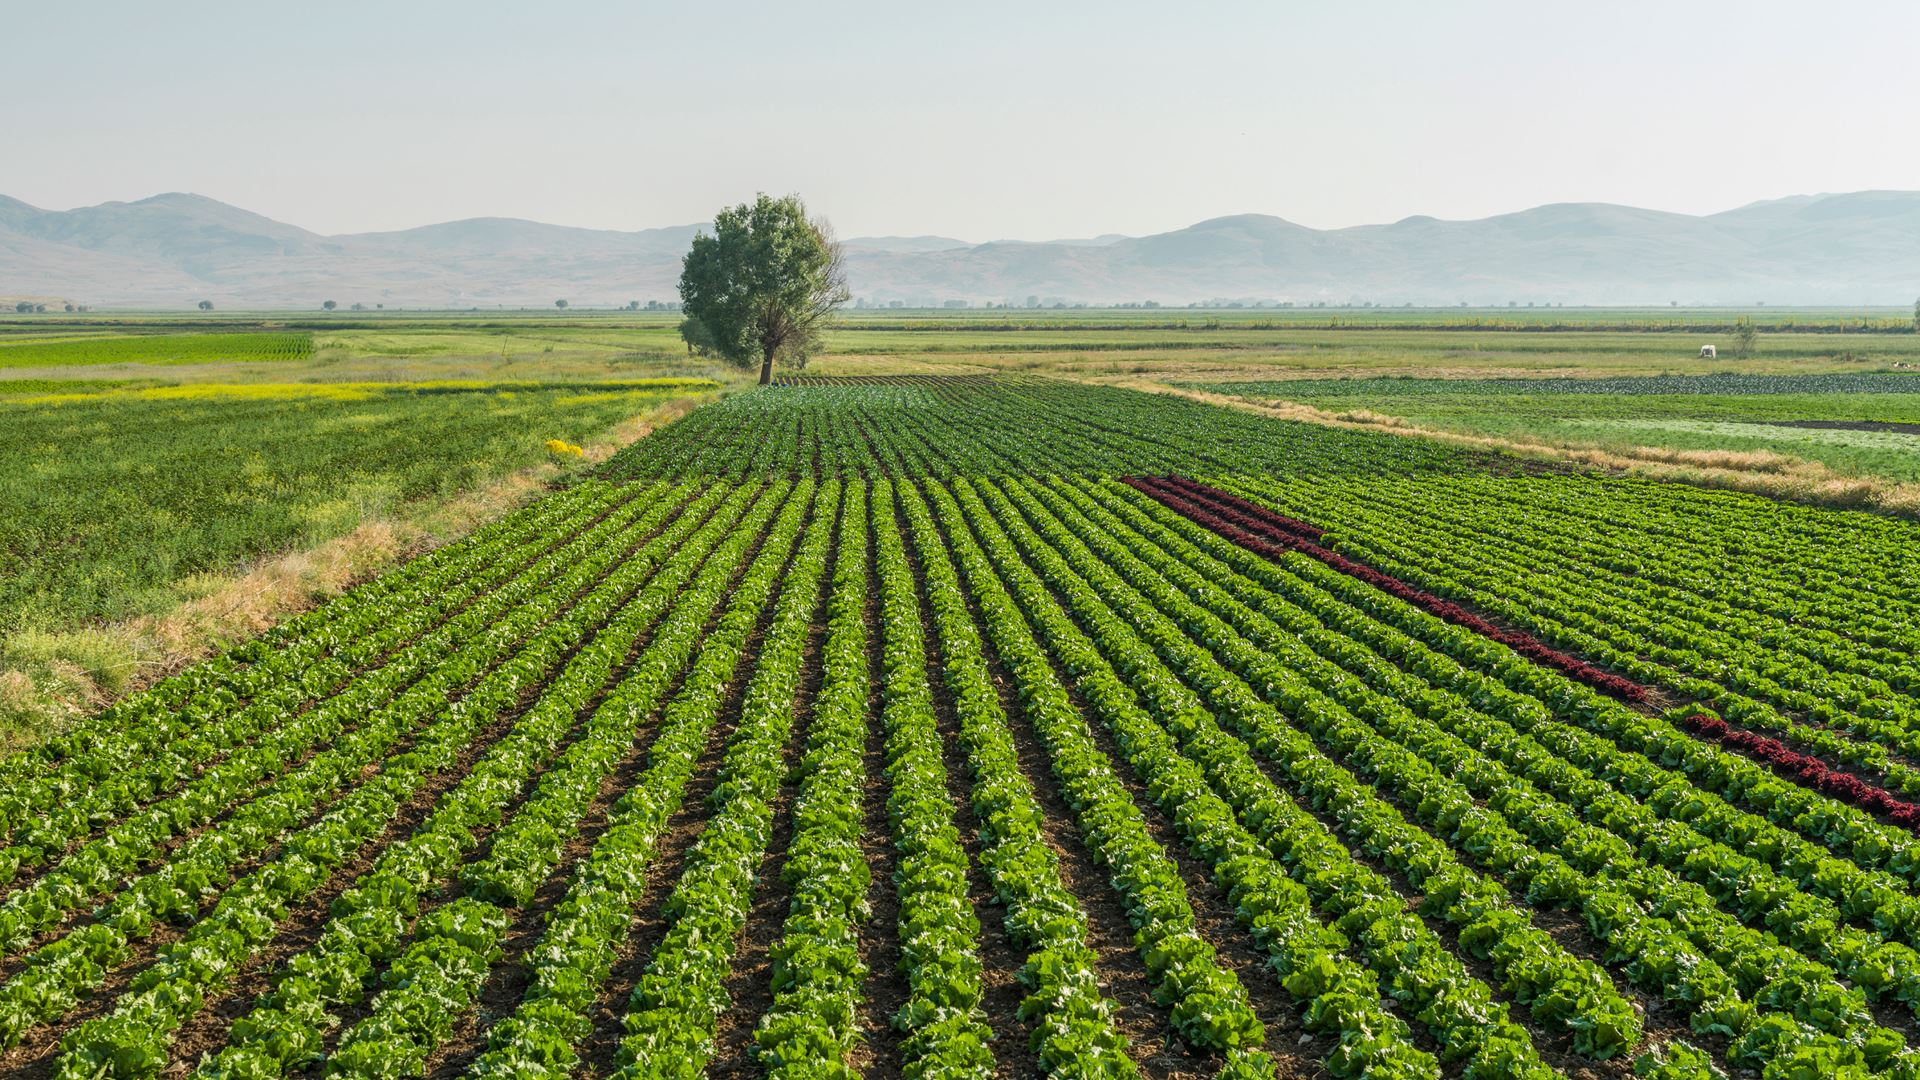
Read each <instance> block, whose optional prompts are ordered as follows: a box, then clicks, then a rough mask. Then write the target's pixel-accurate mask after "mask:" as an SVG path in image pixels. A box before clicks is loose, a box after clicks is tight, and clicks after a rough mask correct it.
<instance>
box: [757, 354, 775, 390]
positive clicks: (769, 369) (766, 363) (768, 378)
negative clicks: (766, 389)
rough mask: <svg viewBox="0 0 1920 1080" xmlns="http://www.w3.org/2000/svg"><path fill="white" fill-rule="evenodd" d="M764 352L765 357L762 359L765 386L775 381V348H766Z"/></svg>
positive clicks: (761, 373) (761, 368) (762, 384)
mask: <svg viewBox="0 0 1920 1080" xmlns="http://www.w3.org/2000/svg"><path fill="white" fill-rule="evenodd" d="M763 352H764V353H765V358H764V359H762V360H761V361H760V385H761V386H765V385H767V384H768V383H770V382H772V381H773V350H772V349H765V350H763Z"/></svg>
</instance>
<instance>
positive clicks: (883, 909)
mask: <svg viewBox="0 0 1920 1080" xmlns="http://www.w3.org/2000/svg"><path fill="white" fill-rule="evenodd" d="M876 577H877V575H876V574H875V573H874V569H873V564H872V560H871V557H869V560H868V566H867V611H866V624H867V746H866V753H865V755H864V757H865V761H864V771H865V773H866V793H865V809H866V821H865V827H864V828H863V829H862V830H861V838H860V846H861V848H862V849H863V850H864V852H865V855H866V860H867V866H868V867H869V868H870V869H871V871H872V874H873V887H872V893H871V894H870V896H869V899H870V901H871V910H870V914H869V915H868V917H867V922H866V925H865V926H864V927H862V928H861V932H860V962H861V963H863V964H865V965H866V968H867V985H866V991H867V992H866V995H865V997H864V998H863V999H862V1001H861V1009H860V1034H861V1038H860V1041H859V1042H858V1043H856V1044H855V1045H854V1047H853V1049H852V1051H851V1052H850V1053H848V1055H847V1064H848V1065H849V1066H851V1067H853V1068H855V1069H858V1070H859V1071H860V1073H861V1075H863V1076H868V1077H886V1078H892V1077H897V1076H899V1075H901V1059H900V1042H901V1038H900V1032H899V1031H898V1030H896V1029H895V1028H894V1026H893V1015H894V1014H895V1013H896V1012H898V1011H900V1007H901V1006H902V1005H904V1004H905V1003H906V1001H907V996H908V986H907V980H906V976H904V975H902V974H901V973H900V894H899V890H898V886H897V884H896V882H895V880H894V875H895V874H896V873H897V872H898V870H899V867H900V857H899V852H898V851H896V850H895V849H894V846H893V843H892V839H893V830H892V827H891V825H890V824H889V822H888V817H887V794H888V791H889V790H890V785H889V783H888V781H887V775H886V771H887V749H886V735H885V732H884V731H882V729H881V726H880V710H881V704H882V703H881V696H880V688H881V682H882V679H883V677H884V669H883V668H882V666H881V662H880V644H881V643H880V596H879V582H878V580H876Z"/></svg>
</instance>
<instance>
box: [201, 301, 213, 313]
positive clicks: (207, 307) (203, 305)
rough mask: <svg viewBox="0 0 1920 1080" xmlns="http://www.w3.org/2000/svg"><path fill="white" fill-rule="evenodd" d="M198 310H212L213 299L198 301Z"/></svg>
mask: <svg viewBox="0 0 1920 1080" xmlns="http://www.w3.org/2000/svg"><path fill="white" fill-rule="evenodd" d="M200 310H201V311H212V310H213V301H211V300H202V301H200Z"/></svg>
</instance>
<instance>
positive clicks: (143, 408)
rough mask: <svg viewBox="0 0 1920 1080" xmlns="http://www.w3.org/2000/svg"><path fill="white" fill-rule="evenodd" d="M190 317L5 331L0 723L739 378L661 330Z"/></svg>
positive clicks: (422, 533) (204, 643) (161, 657)
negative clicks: (309, 323) (182, 321)
mask: <svg viewBox="0 0 1920 1080" xmlns="http://www.w3.org/2000/svg"><path fill="white" fill-rule="evenodd" d="M177 321H178V320H176V322H177ZM186 322H187V323H188V324H189V325H187V326H181V325H154V324H151V323H142V324H139V325H135V326H110V325H101V324H95V323H88V322H75V323H73V324H71V325H69V326H66V327H64V328H63V329H64V330H65V333H59V334H55V333H49V332H48V331H47V330H46V329H45V328H42V329H41V330H40V331H39V332H37V333H31V332H26V329H27V328H25V327H21V326H14V327H11V328H9V329H11V330H13V331H15V332H12V333H4V332H0V423H4V424H5V425H6V430H7V431H8V437H7V438H6V439H5V440H0V627H4V630H3V631H0V738H20V737H29V738H30V737H32V736H31V732H32V731H33V730H34V729H36V728H38V727H40V726H42V725H44V724H46V723H49V722H51V721H52V719H53V718H55V717H58V716H60V715H62V714H68V713H71V712H72V711H73V710H74V709H77V708H81V707H84V706H85V705H86V703H87V702H90V701H96V700H98V699H99V697H100V695H103V694H112V693H114V692H117V691H118V690H119V689H121V688H124V687H127V686H129V685H138V684H139V683H141V682H142V681H144V680H145V679H146V678H148V677H151V674H153V673H163V672H164V671H166V670H168V669H170V668H171V667H173V666H177V664H178V663H179V662H181V661H182V660H184V659H188V658H191V657H192V656H193V655H196V654H197V653H199V652H200V651H202V650H204V649H205V648H208V647H213V646H217V645H218V644H219V643H221V642H222V641H227V640H232V639H233V637H234V636H235V635H244V634H246V633H253V632H257V631H258V630H259V629H261V628H262V626H263V625H266V624H269V623H270V622H271V621H272V620H273V619H275V618H278V617H280V616H281V615H283V614H284V613H285V612H287V611H289V610H298V609H299V608H301V607H303V606H304V605H305V604H307V603H309V602H310V601H311V599H312V597H313V595H316V594H318V595H325V594H327V593H329V592H331V591H335V590H337V589H338V588H341V587H343V586H345V585H347V584H350V583H351V582H352V581H353V580H356V579H357V578H359V577H361V576H364V575H365V574H367V573H372V572H375V571H377V570H378V569H380V568H381V567H382V566H384V565H387V564H389V563H391V562H392V561H393V560H394V559H397V558H400V557H403V556H404V555H406V554H407V553H409V552H412V551H417V550H419V548H420V547H422V546H426V545H432V544H436V543H440V542H444V541H446V540H448V539H451V538H455V537H457V536H459V535H461V534H463V533H464V532H465V531H467V530H468V529H471V528H472V527H473V526H474V525H475V524H477V523H481V522H484V521H486V520H488V519H489V518H491V517H493V516H496V515H498V514H499V513H501V512H504V511H505V510H507V509H509V508H511V507H512V506H514V505H517V504H518V503H520V502H523V501H525V500H526V499H527V498H530V497H532V496H533V495H535V494H537V492H538V491H539V490H540V489H541V488H542V487H543V486H545V485H547V484H550V483H553V482H556V481H560V480H563V479H564V478H565V477H566V476H567V475H568V474H570V473H572V472H575V471H577V470H578V469H579V468H580V467H581V462H582V460H583V459H584V458H586V457H589V456H590V457H592V458H599V457H603V456H604V455H605V454H607V453H610V452H611V451H612V449H614V448H616V447H617V446H618V445H619V444H620V443H621V442H623V441H625V440H628V439H631V438H634V437H636V436H638V435H640V434H642V433H644V432H645V431H646V430H648V429H649V428H650V427H651V426H652V425H653V424H655V423H659V422H664V421H668V420H671V419H672V418H673V417H674V416H677V415H678V414H679V413H680V412H682V411H684V410H685V408H687V407H689V406H690V405H692V404H694V403H697V402H698V401H700V400H703V399H704V398H705V397H707V396H710V395H711V394H713V393H715V392H717V391H719V390H720V389H721V388H722V384H721V383H717V382H715V381H713V380H712V379H711V378H710V376H714V375H718V376H720V377H721V378H723V379H731V378H734V377H735V376H734V373H733V372H732V371H731V370H722V369H717V368H716V367H715V366H714V365H713V364H711V363H709V362H706V361H701V360H696V359H691V358H689V357H687V356H686V353H685V350H684V348H682V347H679V346H678V341H677V337H674V336H673V331H672V327H671V325H670V324H666V325H665V328H664V330H663V329H662V327H661V326H654V327H650V328H640V329H638V330H633V329H627V328H615V329H613V330H611V331H605V330H582V329H570V328H566V327H548V326H545V325H532V326H526V327H522V328H519V329H508V330H504V331H503V330H498V329H495V330H491V331H466V330H441V329H436V328H433V327H421V326H418V325H413V326H407V325H399V324H396V325H393V326H391V327H383V328H381V329H378V330H342V331H335V332H325V333H318V334H316V333H313V332H311V331H306V330H290V329H286V328H284V327H277V326H276V327H269V326H264V325H260V324H258V322H257V320H256V321H255V322H254V323H253V324H249V323H246V322H243V321H241V320H237V319H232V318H231V317H228V318H226V319H223V320H215V319H212V318H208V319H205V320H199V319H189V320H186ZM210 328H217V330H216V329H210ZM663 333H664V334H665V335H667V337H666V338H663V337H662V334H663ZM663 344H664V345H665V346H667V347H662V345H663ZM16 361H17V362H16ZM263 361H264V362H263ZM548 440H559V441H560V442H562V443H564V444H566V445H568V446H574V447H583V448H584V449H583V450H582V456H581V457H574V456H572V455H571V454H570V453H562V454H555V453H554V452H552V451H551V450H549V449H548V447H547V443H548Z"/></svg>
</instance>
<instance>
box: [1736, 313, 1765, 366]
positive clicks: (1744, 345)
mask: <svg viewBox="0 0 1920 1080" xmlns="http://www.w3.org/2000/svg"><path fill="white" fill-rule="evenodd" d="M1758 337H1759V334H1758V333H1757V332H1756V331H1755V330H1754V327H1753V320H1752V319H1749V318H1747V317H1746V316H1745V315H1742V316H1740V320H1739V321H1738V322H1736V323H1734V324H1733V355H1734V356H1735V357H1736V358H1738V359H1741V360H1745V359H1747V358H1748V357H1750V356H1752V355H1753V343H1754V340H1755V339H1756V338H1758Z"/></svg>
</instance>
